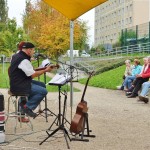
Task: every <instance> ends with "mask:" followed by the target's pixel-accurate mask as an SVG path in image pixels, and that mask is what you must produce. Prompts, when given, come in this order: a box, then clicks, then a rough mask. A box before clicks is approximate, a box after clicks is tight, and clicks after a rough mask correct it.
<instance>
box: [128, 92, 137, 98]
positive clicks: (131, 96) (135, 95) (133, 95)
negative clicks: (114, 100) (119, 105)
mask: <svg viewBox="0 0 150 150" xmlns="http://www.w3.org/2000/svg"><path fill="white" fill-rule="evenodd" d="M137 96H138V95H137V94H134V93H132V94H131V95H130V96H128V98H135V97H137Z"/></svg>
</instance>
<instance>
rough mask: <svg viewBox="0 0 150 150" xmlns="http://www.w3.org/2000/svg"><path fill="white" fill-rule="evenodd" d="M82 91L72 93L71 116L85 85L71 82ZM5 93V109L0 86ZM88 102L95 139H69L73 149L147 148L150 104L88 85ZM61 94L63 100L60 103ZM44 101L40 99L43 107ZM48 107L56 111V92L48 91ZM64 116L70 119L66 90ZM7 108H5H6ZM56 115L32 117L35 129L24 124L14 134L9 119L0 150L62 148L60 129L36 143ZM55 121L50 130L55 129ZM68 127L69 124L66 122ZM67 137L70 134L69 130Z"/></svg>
mask: <svg viewBox="0 0 150 150" xmlns="http://www.w3.org/2000/svg"><path fill="white" fill-rule="evenodd" d="M74 86H75V87H78V88H79V89H81V92H75V93H74V95H73V116H74V114H75V110H76V107H77V105H78V103H79V102H80V100H81V96H82V92H83V89H84V86H83V85H81V84H79V83H74ZM0 92H1V93H3V94H4V96H5V107H6V108H7V99H8V94H7V90H6V89H0ZM84 99H85V100H86V101H87V103H88V107H89V110H88V114H89V125H90V129H91V130H92V132H91V133H90V134H94V135H96V137H95V138H86V139H89V142H81V141H71V142H70V141H69V142H68V143H69V146H70V149H73V150H79V149H83V150H149V149H150V142H149V140H150V132H149V130H150V105H149V104H144V103H142V102H137V98H133V99H128V98H126V96H125V94H124V92H123V91H117V90H116V91H115V90H107V89H100V88H94V87H90V86H88V88H87V92H86V95H85V98H84ZM63 100H64V98H63V96H62V103H63ZM43 105H44V102H42V108H44V107H43ZM48 108H49V109H50V110H51V111H53V112H54V113H56V114H58V92H54V93H48ZM66 109H67V111H66V118H67V120H68V121H69V122H70V120H71V108H70V95H69V93H68V99H67V107H66ZM6 110H7V109H6ZM54 119H55V116H49V117H48V122H46V120H45V118H44V117H43V116H38V117H37V118H36V119H31V121H32V123H33V126H34V131H31V129H30V127H29V126H28V125H27V124H23V126H22V128H20V127H19V124H18V127H17V134H16V135H14V134H13V133H14V132H13V130H14V124H15V119H14V118H10V119H9V120H8V121H7V124H6V132H5V133H6V143H4V144H1V145H0V150H1V149H2V150H16V149H17V150H30V149H31V150H53V149H55V150H65V149H67V144H66V141H65V138H64V134H63V132H62V131H59V132H57V133H56V134H54V136H53V137H50V138H49V139H48V140H47V141H46V142H44V143H43V144H42V145H39V143H40V142H41V141H42V140H44V139H45V138H46V137H47V134H46V132H45V131H46V130H47V129H48V128H49V127H50V125H51V124H52V122H53V121H54ZM56 128H57V126H56V124H54V125H53V127H52V129H56ZM65 128H66V129H67V130H68V129H69V124H68V123H65ZM69 136H70V137H71V138H72V137H73V136H72V135H71V134H70V132H69Z"/></svg>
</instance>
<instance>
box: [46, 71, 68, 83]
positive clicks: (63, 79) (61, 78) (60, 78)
mask: <svg viewBox="0 0 150 150" xmlns="http://www.w3.org/2000/svg"><path fill="white" fill-rule="evenodd" d="M70 79H71V76H70V75H68V74H60V73H57V74H56V75H55V76H54V77H53V78H52V79H51V80H50V81H49V82H48V84H49V85H64V84H66V83H67V82H68V81H69V80H70Z"/></svg>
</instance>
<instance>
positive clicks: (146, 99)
mask: <svg viewBox="0 0 150 150" xmlns="http://www.w3.org/2000/svg"><path fill="white" fill-rule="evenodd" d="M139 101H142V102H144V103H148V102H149V99H148V98H147V97H143V96H139Z"/></svg>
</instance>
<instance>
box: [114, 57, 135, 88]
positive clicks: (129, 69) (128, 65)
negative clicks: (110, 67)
mask: <svg viewBox="0 0 150 150" xmlns="http://www.w3.org/2000/svg"><path fill="white" fill-rule="evenodd" d="M125 65H126V69H125V72H124V75H123V79H124V80H125V78H126V77H127V76H130V75H131V73H132V69H133V65H131V61H130V60H126V61H125ZM123 83H124V81H123ZM123 83H122V85H121V86H117V88H118V90H124V86H123Z"/></svg>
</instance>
